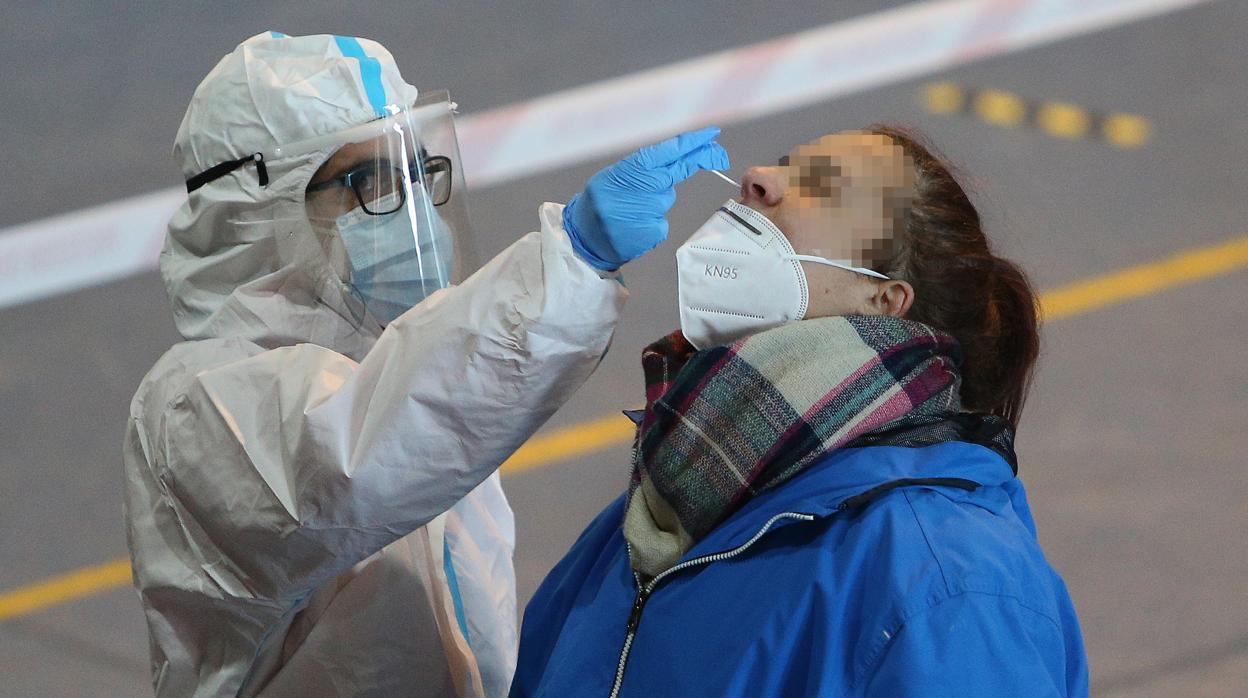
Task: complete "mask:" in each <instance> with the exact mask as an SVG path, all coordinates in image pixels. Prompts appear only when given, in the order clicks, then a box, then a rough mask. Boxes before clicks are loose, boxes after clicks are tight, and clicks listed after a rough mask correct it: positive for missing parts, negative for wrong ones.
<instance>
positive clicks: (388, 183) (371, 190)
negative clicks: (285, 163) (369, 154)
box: [307, 155, 451, 216]
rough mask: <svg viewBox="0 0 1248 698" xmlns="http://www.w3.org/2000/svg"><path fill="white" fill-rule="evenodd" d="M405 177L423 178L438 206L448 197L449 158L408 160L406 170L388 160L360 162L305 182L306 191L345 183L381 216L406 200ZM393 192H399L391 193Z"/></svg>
mask: <svg viewBox="0 0 1248 698" xmlns="http://www.w3.org/2000/svg"><path fill="white" fill-rule="evenodd" d="M405 178H406V181H409V182H422V183H423V185H424V189H425V193H426V194H427V195H428V196H429V201H430V202H431V203H432V204H433V205H434V206H441V205H442V204H445V203H446V202H447V201H449V200H450V199H451V159H450V158H448V157H446V156H444V155H431V156H427V157H424V158H423V159H421V160H419V161H412V162H410V163H408V166H407V172H404V171H403V168H401V167H399V166H398V165H394V164H392V163H391V162H390V161H389V160H375V161H372V162H365V163H361V164H359V165H356V166H355V167H354V168H352V169H351V170H350V171H349V172H347V173H346V174H344V175H341V176H339V177H335V178H333V179H327V180H325V181H324V182H317V183H316V184H310V185H308V188H307V193H308V194H312V193H315V192H318V191H324V190H326V189H332V188H334V187H347V188H349V189H350V190H351V191H353V192H355V198H356V199H357V200H359V202H360V208H362V209H364V212H365V213H367V214H369V215H372V216H384V215H387V214H390V213H394V212H395V211H398V210H399V209H401V208H403V204H404V203H405V202H406V200H407V199H406V196H407V194H406V189H407V187H406V186H405V185H404V181H405ZM396 192H397V193H398V196H391V195H392V194H395V193H396Z"/></svg>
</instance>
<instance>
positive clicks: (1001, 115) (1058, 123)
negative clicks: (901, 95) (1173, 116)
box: [919, 80, 1153, 150]
mask: <svg viewBox="0 0 1248 698" xmlns="http://www.w3.org/2000/svg"><path fill="white" fill-rule="evenodd" d="M919 103H920V104H921V105H922V106H923V108H924V109H926V110H927V111H928V112H929V113H931V114H938V115H941V116H955V115H959V114H966V115H968V116H973V117H974V118H977V119H979V120H980V121H982V122H984V123H987V124H992V125H994V126H999V127H1001V128H1020V127H1024V126H1025V127H1028V128H1036V129H1038V130H1040V131H1043V132H1044V133H1046V134H1047V135H1049V136H1052V137H1053V138H1057V139H1061V140H1079V139H1083V138H1098V139H1100V140H1103V141H1105V142H1106V143H1107V144H1109V145H1111V146H1113V147H1115V148H1121V149H1124V150H1128V149H1131V148H1139V147H1141V146H1143V145H1144V144H1145V143H1147V142H1148V141H1149V140H1150V139H1151V138H1152V132H1153V128H1152V125H1151V124H1150V123H1149V122H1148V120H1147V119H1145V118H1144V117H1142V116H1140V115H1138V114H1127V113H1124V112H1109V113H1101V112H1097V111H1094V110H1090V109H1086V108H1084V107H1081V106H1079V105H1077V104H1071V103H1069V102H1056V101H1049V102H1039V103H1033V102H1029V101H1028V100H1026V99H1024V98H1023V97H1022V96H1020V95H1018V94H1015V93H1013V92H1007V91H1005V90H994V89H984V90H975V89H972V88H969V87H965V86H962V85H959V84H957V83H954V82H950V81H948V80H939V81H935V82H929V83H927V84H926V85H924V86H923V87H922V89H921V90H920V91H919Z"/></svg>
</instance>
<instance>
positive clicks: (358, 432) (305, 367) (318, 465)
mask: <svg viewBox="0 0 1248 698" xmlns="http://www.w3.org/2000/svg"><path fill="white" fill-rule="evenodd" d="M561 208H562V207H559V206H557V205H554V204H547V205H545V206H544V207H543V209H542V214H541V215H542V230H541V231H540V232H536V233H530V234H529V235H527V236H525V237H523V238H521V239H520V240H518V241H517V242H516V243H515V244H513V245H512V246H511V247H509V248H508V249H506V250H504V251H503V252H502V253H500V254H499V255H498V256H497V257H495V258H494V259H493V260H491V261H490V262H489V263H488V264H486V265H485V266H484V267H483V268H482V269H480V270H479V271H478V272H477V273H476V274H474V275H473V276H472V277H470V278H469V279H467V280H466V281H465V282H464V283H462V284H460V285H459V286H456V287H453V288H448V289H444V290H442V291H439V292H437V293H435V294H434V295H432V296H430V297H429V298H428V299H426V300H425V301H424V302H422V303H421V304H419V305H418V306H416V307H415V308H413V309H411V310H410V311H408V312H407V313H405V314H404V315H402V316H401V317H399V318H398V319H396V320H395V321H394V322H393V323H391V324H390V325H389V326H388V327H387V328H386V330H385V331H384V332H383V333H382V335H381V337H380V338H379V340H378V341H377V343H376V345H375V346H374V347H373V349H372V350H371V351H370V352H369V353H368V355H367V356H366V357H365V358H364V360H363V361H361V362H360V363H358V364H357V363H355V362H354V361H352V360H350V359H348V358H347V357H344V356H342V355H340V354H337V353H336V352H333V351H330V350H329V349H326V348H323V347H318V346H314V345H306V344H305V345H298V346H292V347H283V348H279V349H274V350H270V351H265V352H263V353H260V354H257V355H255V356H252V357H250V358H246V359H242V360H237V361H233V362H231V363H227V364H225V365H223V366H219V367H217V368H213V369H211V370H208V371H204V372H202V373H200V374H198V375H197V376H196V377H195V378H194V380H193V381H192V382H191V384H190V386H189V388H188V389H187V390H186V391H185V393H183V394H181V395H179V396H178V397H177V398H175V399H174V400H172V401H171V403H170V405H169V406H168V407H167V408H166V417H165V424H164V433H163V434H161V435H160V436H159V437H158V438H159V441H160V443H161V446H162V450H163V451H164V458H163V459H161V460H163V462H162V463H161V464H160V465H159V467H158V470H159V472H158V473H157V475H158V477H159V479H160V482H161V487H162V489H163V490H164V491H165V494H166V496H167V497H168V499H169V500H170V501H171V502H172V505H173V507H174V510H175V512H176V514H177V518H178V521H179V524H180V526H181V528H182V535H184V536H185V537H186V538H187V541H188V546H189V547H190V549H191V552H192V554H193V556H194V557H195V558H197V562H198V566H199V567H200V568H201V569H203V570H204V571H205V572H207V573H208V575H209V577H211V580H212V583H213V584H215V585H216V586H218V587H220V588H221V590H222V591H223V592H224V593H226V594H229V595H233V596H245V597H259V598H265V599H287V600H288V599H293V598H298V597H301V596H302V595H303V594H306V593H308V592H309V591H311V590H312V589H315V588H316V587H318V586H320V585H321V584H322V583H324V582H325V581H327V580H328V579H331V578H333V577H334V576H336V575H338V574H340V573H341V572H343V571H345V570H346V569H347V568H349V567H350V566H351V565H353V564H355V563H356V562H358V561H360V560H362V559H364V558H365V557H367V556H368V555H370V554H372V553H373V552H375V551H376V550H379V549H380V548H382V547H384V546H385V545H387V544H388V543H390V542H391V541H393V540H395V539H397V538H399V537H401V536H404V535H406V534H407V533H409V532H411V531H413V530H415V529H416V528H417V527H419V526H421V525H423V524H425V523H426V522H428V521H429V520H431V519H432V518H434V517H436V516H438V515H439V514H441V513H443V512H444V511H446V510H447V509H449V508H450V507H451V506H452V505H453V504H454V503H455V502H457V501H458V500H459V499H461V498H462V497H463V496H464V495H466V494H467V493H468V492H469V491H471V490H472V489H473V488H474V487H476V486H477V485H478V484H479V483H480V482H481V481H483V480H484V479H485V478H486V477H488V476H489V475H490V473H492V472H494V471H495V470H496V469H497V467H498V466H499V465H500V464H501V463H502V462H503V461H504V460H505V459H506V458H507V457H508V456H509V455H510V454H511V453H512V452H513V451H514V450H515V449H516V448H518V447H519V446H520V445H521V444H522V443H523V442H524V441H525V440H526V439H527V438H528V437H529V436H530V435H532V434H533V432H534V431H536V430H537V429H538V428H539V427H540V426H541V425H542V424H543V423H544V422H545V421H546V420H547V419H548V418H549V417H550V416H551V415H552V414H553V413H554V412H555V410H556V409H557V408H558V407H559V406H560V405H561V404H563V402H564V401H565V400H566V399H567V398H568V396H569V395H571V394H572V393H573V392H574V391H575V390H576V389H577V388H579V387H580V386H581V384H582V383H583V382H584V381H585V379H586V378H588V376H589V375H590V373H592V371H593V370H594V369H595V367H596V366H597V365H598V363H599V361H600V360H601V358H602V356H603V355H604V353H605V352H606V350H607V347H608V345H609V343H610V340H611V338H612V334H613V332H614V328H615V325H616V321H617V320H618V318H619V315H620V311H621V309H622V307H623V303H624V300H625V298H626V297H627V292H626V291H625V290H624V288H623V286H622V284H620V282H619V281H618V280H617V279H614V278H604V277H603V276H602V275H600V274H599V273H598V272H596V271H595V270H593V269H592V268H591V267H589V266H588V265H587V264H585V263H584V262H583V261H581V260H580V259H579V258H577V257H576V256H575V254H574V253H573V251H572V247H571V244H570V243H569V242H568V239H567V234H566V233H565V232H564V231H563V229H562V227H561V224H560V211H561Z"/></svg>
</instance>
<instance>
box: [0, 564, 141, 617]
mask: <svg viewBox="0 0 1248 698" xmlns="http://www.w3.org/2000/svg"><path fill="white" fill-rule="evenodd" d="M129 583H130V560H129V559H128V558H121V559H118V560H113V561H112V562H106V563H104V564H102V565H94V566H92V567H83V568H82V569H77V570H74V571H73V572H68V573H66V574H62V575H59V576H56V577H51V578H49V579H44V580H41V581H38V582H34V583H32V584H27V585H26V586H22V587H18V588H16V589H14V590H12V591H6V592H4V594H2V595H0V621H3V620H5V619H8V618H14V617H16V616H24V615H28V614H31V613H34V612H36V611H42V610H43V609H45V608H48V607H49V606H55V605H57V604H61V603H65V602H67V601H73V600H75V599H80V598H82V597H84V596H90V595H91V594H98V593H100V592H102V591H107V590H109V589H112V588H114V587H119V586H122V585H123V584H129Z"/></svg>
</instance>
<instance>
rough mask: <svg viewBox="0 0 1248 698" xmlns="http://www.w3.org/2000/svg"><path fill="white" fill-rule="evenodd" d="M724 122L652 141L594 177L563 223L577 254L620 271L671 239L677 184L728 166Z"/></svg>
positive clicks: (605, 268)
mask: <svg viewBox="0 0 1248 698" xmlns="http://www.w3.org/2000/svg"><path fill="white" fill-rule="evenodd" d="M718 135H719V127H717V126H708V127H706V128H704V129H701V130H699V131H691V132H689V133H682V134H680V135H679V136H675V137H673V138H669V139H667V140H665V141H663V142H662V143H656V144H655V145H649V146H646V147H644V148H642V149H641V150H638V151H637V152H635V153H633V154H632V155H629V156H628V157H626V158H624V159H623V160H621V161H619V162H617V163H615V164H614V165H611V166H610V167H607V168H606V169H604V170H601V171H600V172H598V174H595V175H594V176H593V177H590V179H589V182H588V183H587V184H586V185H585V190H584V191H582V192H581V193H579V194H577V195H576V196H573V197H572V200H571V201H569V202H568V205H567V207H566V208H564V210H563V227H564V229H565V230H567V231H568V236H569V237H570V238H572V247H573V248H574V249H575V250H576V252H577V254H579V255H580V256H581V258H582V259H584V260H585V261H586V262H589V264H590V265H591V266H593V267H596V268H598V269H601V270H602V271H615V270H616V269H618V268H620V267H621V266H623V265H624V263H625V262H630V261H632V260H634V259H637V258H638V257H640V256H642V255H643V254H645V253H647V252H649V251H650V250H652V249H654V248H655V247H657V246H658V245H659V243H661V242H663V241H664V240H666V239H667V217H666V216H667V210H668V209H669V208H671V207H672V204H673V203H675V202H676V189H675V187H676V184H678V183H679V182H683V181H684V180H686V179H688V178H689V177H690V176H692V175H693V174H694V173H695V172H697V171H698V170H701V169H714V170H722V169H726V168H727V167H728V152H727V151H725V150H724V148H723V146H721V145H720V144H718V143H716V142H715V137H716V136H718Z"/></svg>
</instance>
